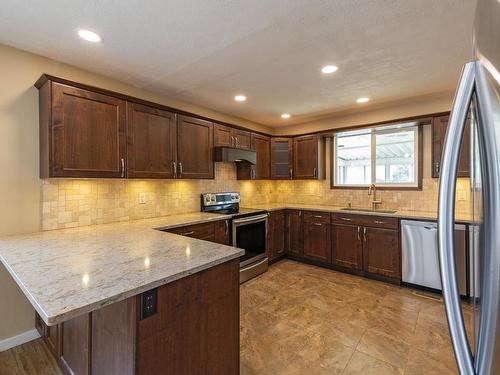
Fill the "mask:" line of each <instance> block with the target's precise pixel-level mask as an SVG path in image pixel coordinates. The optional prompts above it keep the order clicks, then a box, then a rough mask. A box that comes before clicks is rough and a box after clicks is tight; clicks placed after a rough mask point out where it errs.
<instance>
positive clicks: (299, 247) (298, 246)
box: [285, 210, 304, 257]
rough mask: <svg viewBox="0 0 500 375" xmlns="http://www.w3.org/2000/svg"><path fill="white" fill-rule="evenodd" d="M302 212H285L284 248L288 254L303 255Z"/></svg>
mask: <svg viewBox="0 0 500 375" xmlns="http://www.w3.org/2000/svg"><path fill="white" fill-rule="evenodd" d="M302 230H303V226H302V211H299V210H286V238H285V246H286V252H287V253H288V254H291V255H294V256H299V257H301V256H302V255H303V253H304V252H303V232H302Z"/></svg>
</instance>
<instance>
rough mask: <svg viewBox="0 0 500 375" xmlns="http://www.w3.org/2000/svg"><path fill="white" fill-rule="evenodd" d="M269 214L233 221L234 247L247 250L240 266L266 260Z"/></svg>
mask: <svg viewBox="0 0 500 375" xmlns="http://www.w3.org/2000/svg"><path fill="white" fill-rule="evenodd" d="M267 216H268V215H267V214H262V215H256V216H250V217H245V218H241V219H234V220H233V246H235V247H239V248H240V249H243V250H245V254H244V255H243V256H242V257H241V258H240V266H242V267H243V266H246V265H247V264H250V263H253V262H256V261H258V260H259V259H264V258H266V250H267Z"/></svg>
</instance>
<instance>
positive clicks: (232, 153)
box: [215, 147, 257, 164]
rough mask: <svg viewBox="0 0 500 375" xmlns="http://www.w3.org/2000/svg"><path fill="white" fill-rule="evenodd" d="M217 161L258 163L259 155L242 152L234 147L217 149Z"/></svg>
mask: <svg viewBox="0 0 500 375" xmlns="http://www.w3.org/2000/svg"><path fill="white" fill-rule="evenodd" d="M215 161H216V162H217V161H226V162H227V161H228V162H237V163H238V162H243V163H250V164H255V163H257V153H256V152H255V151H251V150H241V149H239V148H232V147H216V148H215Z"/></svg>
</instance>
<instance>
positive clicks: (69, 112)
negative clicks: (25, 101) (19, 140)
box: [39, 81, 126, 178]
mask: <svg viewBox="0 0 500 375" xmlns="http://www.w3.org/2000/svg"><path fill="white" fill-rule="evenodd" d="M39 101H40V177H41V178H48V177H107V178H109V177H126V170H125V168H126V165H125V164H126V105H125V101H124V100H121V99H117V98H115V97H112V96H107V95H103V94H99V93H95V92H92V91H88V90H84V89H80V88H76V87H71V86H66V85H63V84H59V83H56V82H51V81H47V82H45V84H44V85H43V86H42V87H40V93H39Z"/></svg>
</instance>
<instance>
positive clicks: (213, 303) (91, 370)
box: [36, 259, 240, 375]
mask: <svg viewBox="0 0 500 375" xmlns="http://www.w3.org/2000/svg"><path fill="white" fill-rule="evenodd" d="M239 269H240V267H239V259H234V260H231V261H228V262H225V263H222V264H220V265H218V266H215V267H212V268H209V269H207V270H205V271H201V272H198V273H196V274H193V275H190V276H187V277H185V278H183V279H180V280H177V281H174V282H171V283H169V284H166V285H163V286H160V287H159V288H158V289H157V311H156V313H154V314H153V315H151V316H149V317H147V318H145V319H142V320H141V318H140V317H141V314H140V299H141V295H138V296H135V297H131V298H128V299H126V300H123V301H120V302H116V303H114V304H111V305H109V306H105V307H102V308H101V309H99V310H96V311H94V312H92V313H89V314H84V315H81V316H79V317H76V318H73V319H70V320H68V321H66V322H64V323H62V324H59V325H57V326H54V327H47V326H45V324H44V323H43V322H42V321H41V319H40V318H39V317H37V319H36V320H37V327H38V328H39V330H40V332H41V333H43V334H44V339H45V341H46V342H48V341H49V340H52V338H51V337H50V336H48V334H47V332H48V331H50V330H52V329H53V328H55V330H54V332H56V331H57V332H58V335H57V337H59V340H58V341H57V342H56V343H55V346H56V347H57V346H59V347H60V348H61V350H60V352H58V353H54V352H53V354H54V357H56V358H57V359H58V361H59V364H60V366H61V368H62V370H63V372H64V373H66V374H74V375H89V374H92V375H111V374H120V375H132V374H138V375H157V374H176V375H188V374H189V375H194V374H228V375H237V374H239V368H240V367H239V366H240V365H239V354H240V336H239V332H240V327H239V296H240V295H239V280H240V279H239Z"/></svg>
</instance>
